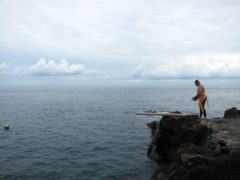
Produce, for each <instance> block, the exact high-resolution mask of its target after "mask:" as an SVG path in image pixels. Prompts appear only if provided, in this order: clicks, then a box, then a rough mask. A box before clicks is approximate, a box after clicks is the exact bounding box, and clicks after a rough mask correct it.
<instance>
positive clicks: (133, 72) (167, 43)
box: [0, 0, 240, 81]
mask: <svg viewBox="0 0 240 180" xmlns="http://www.w3.org/2000/svg"><path fill="white" fill-rule="evenodd" d="M239 42H240V1H239V0H0V76H2V77H1V78H0V81H1V80H2V79H4V77H8V76H11V77H14V76H18V77H19V76H23V77H27V76H37V77H38V78H39V77H44V78H45V79H46V77H49V78H51V77H53V76H58V77H61V78H66V77H68V78H73V77H74V79H78V78H80V79H84V78H86V79H87V78H92V79H99V78H100V79H101V78H102V79H107V78H110V79H131V78H133V79H159V78H160V79H161V78H240V43H239Z"/></svg>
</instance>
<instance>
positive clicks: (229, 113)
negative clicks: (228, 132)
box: [224, 107, 240, 119]
mask: <svg viewBox="0 0 240 180" xmlns="http://www.w3.org/2000/svg"><path fill="white" fill-rule="evenodd" d="M224 118H225V119H230V118H240V110H238V109H237V108H235V107H233V108H231V109H228V110H226V111H225V112H224Z"/></svg>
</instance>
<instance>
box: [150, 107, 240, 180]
mask: <svg viewBox="0 0 240 180" xmlns="http://www.w3.org/2000/svg"><path fill="white" fill-rule="evenodd" d="M148 126H149V127H150V128H151V132H152V140H151V143H150V145H149V148H148V157H149V158H150V159H152V160H154V161H156V162H157V163H158V164H159V169H158V170H157V171H156V172H155V174H154V175H153V176H152V180H238V179H240V110H238V109H237V108H231V109H229V110H226V111H225V113H224V117H223V118H211V119H208V120H202V119H200V118H199V117H198V116H197V115H186V116H163V117H162V119H161V120H160V121H154V122H152V123H149V124H148Z"/></svg>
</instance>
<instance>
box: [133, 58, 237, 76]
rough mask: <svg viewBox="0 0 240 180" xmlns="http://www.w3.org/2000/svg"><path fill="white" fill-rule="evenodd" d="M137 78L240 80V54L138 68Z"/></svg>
mask: <svg viewBox="0 0 240 180" xmlns="http://www.w3.org/2000/svg"><path fill="white" fill-rule="evenodd" d="M132 76H133V77H135V78H153V79H158V78H240V54H218V55H191V56H186V57H183V58H180V59H173V60H171V61H170V62H166V63H162V64H159V65H158V66H156V67H152V68H151V67H147V66H146V65H139V66H137V67H136V68H135V69H134V70H133V72H132Z"/></svg>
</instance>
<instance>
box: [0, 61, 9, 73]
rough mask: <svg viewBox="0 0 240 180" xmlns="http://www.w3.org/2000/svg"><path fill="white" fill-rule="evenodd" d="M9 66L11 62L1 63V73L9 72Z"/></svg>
mask: <svg viewBox="0 0 240 180" xmlns="http://www.w3.org/2000/svg"><path fill="white" fill-rule="evenodd" d="M8 68H9V64H8V63H5V62H3V63H0V73H1V74H2V73H7V71H8Z"/></svg>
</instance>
